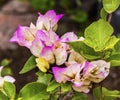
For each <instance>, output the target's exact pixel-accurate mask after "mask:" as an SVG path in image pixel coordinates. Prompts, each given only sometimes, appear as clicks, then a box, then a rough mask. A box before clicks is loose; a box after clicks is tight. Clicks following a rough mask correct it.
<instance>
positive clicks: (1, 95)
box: [0, 91, 9, 100]
mask: <svg viewBox="0 0 120 100" xmlns="http://www.w3.org/2000/svg"><path fill="white" fill-rule="evenodd" d="M0 100H9V99H8V97H7V96H6V95H5V94H4V93H2V92H1V91H0Z"/></svg>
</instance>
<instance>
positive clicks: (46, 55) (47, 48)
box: [40, 46, 55, 64]
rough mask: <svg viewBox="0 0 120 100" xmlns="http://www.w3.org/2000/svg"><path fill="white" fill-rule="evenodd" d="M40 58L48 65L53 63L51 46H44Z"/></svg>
mask: <svg viewBox="0 0 120 100" xmlns="http://www.w3.org/2000/svg"><path fill="white" fill-rule="evenodd" d="M40 56H41V57H42V58H44V59H46V60H47V61H48V62H49V63H50V64H54V63H55V58H54V54H53V51H52V47H51V46H45V47H44V48H43V49H42V51H41V54H40Z"/></svg>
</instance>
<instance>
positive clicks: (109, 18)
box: [108, 13, 112, 23]
mask: <svg viewBox="0 0 120 100" xmlns="http://www.w3.org/2000/svg"><path fill="white" fill-rule="evenodd" d="M111 19H112V13H111V14H109V15H108V22H109V23H110V22H111Z"/></svg>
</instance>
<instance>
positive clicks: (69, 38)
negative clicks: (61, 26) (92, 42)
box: [61, 32, 78, 42]
mask: <svg viewBox="0 0 120 100" xmlns="http://www.w3.org/2000/svg"><path fill="white" fill-rule="evenodd" d="M77 39H78V37H77V35H75V33H74V32H67V33H65V34H64V35H63V36H62V37H61V41H62V42H72V41H76V40H77Z"/></svg>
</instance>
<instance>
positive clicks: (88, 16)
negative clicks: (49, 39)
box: [20, 0, 99, 36]
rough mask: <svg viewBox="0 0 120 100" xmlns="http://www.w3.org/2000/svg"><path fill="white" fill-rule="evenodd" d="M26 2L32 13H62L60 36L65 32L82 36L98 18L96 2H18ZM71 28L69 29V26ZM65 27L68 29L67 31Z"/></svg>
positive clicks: (74, 0) (47, 0)
mask: <svg viewBox="0 0 120 100" xmlns="http://www.w3.org/2000/svg"><path fill="white" fill-rule="evenodd" d="M20 1H22V2H24V1H28V2H29V3H30V5H31V7H32V8H33V9H34V11H37V12H41V13H45V12H46V11H48V10H50V9H54V10H55V11H57V12H58V13H63V14H65V16H64V17H63V20H64V21H63V22H62V23H64V22H65V23H68V24H67V25H65V24H60V25H59V29H58V31H59V32H60V33H61V35H62V34H63V33H64V32H66V31H76V33H81V34H78V35H80V36H81V35H83V32H84V29H85V28H86V27H87V26H88V25H89V24H90V23H91V22H93V21H94V20H96V18H97V16H98V8H99V7H98V3H99V2H98V0H20ZM72 25H73V26H74V29H73V28H70V27H71V26H72ZM67 27H68V28H69V29H68V30H67ZM70 29H71V30H70Z"/></svg>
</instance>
